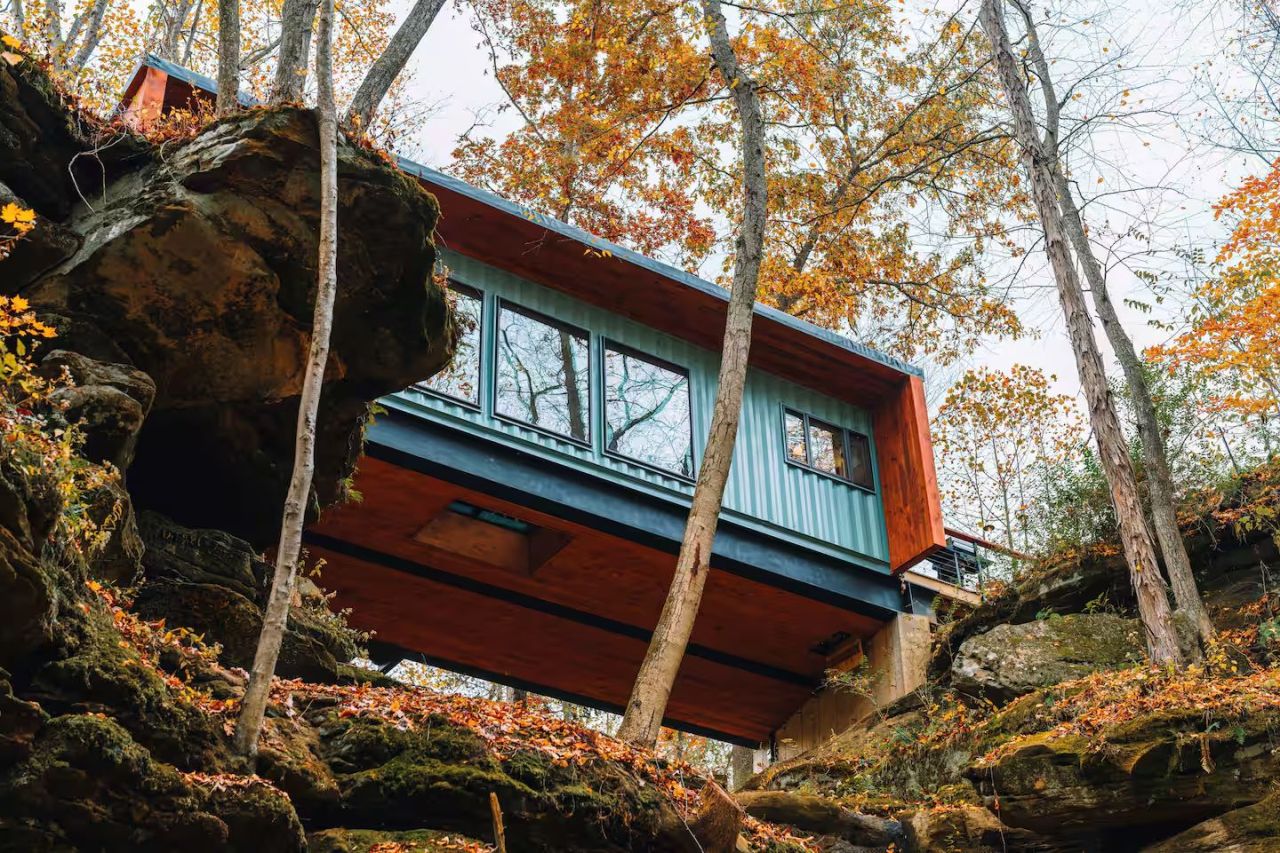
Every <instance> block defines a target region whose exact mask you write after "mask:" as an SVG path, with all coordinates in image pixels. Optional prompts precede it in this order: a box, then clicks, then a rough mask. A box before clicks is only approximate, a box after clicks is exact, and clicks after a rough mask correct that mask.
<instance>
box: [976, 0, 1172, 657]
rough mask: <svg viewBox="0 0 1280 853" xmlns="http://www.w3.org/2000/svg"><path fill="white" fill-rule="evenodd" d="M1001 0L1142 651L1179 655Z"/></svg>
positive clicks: (1012, 100) (1022, 122)
mask: <svg viewBox="0 0 1280 853" xmlns="http://www.w3.org/2000/svg"><path fill="white" fill-rule="evenodd" d="M1002 2H1003V0H982V7H981V11H980V12H979V18H980V21H981V23H982V28H983V30H985V31H986V33H987V37H988V38H989V39H990V40H991V51H992V55H993V58H994V60H995V63H996V68H997V70H998V72H999V75H1000V80H1001V83H1002V84H1003V86H1004V90H1005V95H1006V96H1007V97H1008V99H1009V111H1010V113H1011V114H1012V117H1013V125H1014V135H1015V138H1016V139H1017V140H1018V146H1019V147H1020V148H1021V149H1022V162H1023V167H1024V169H1025V170H1026V172H1027V177H1028V178H1029V179H1030V181H1031V190H1032V196H1033V198H1034V200H1035V205H1036V211H1037V213H1038V214H1039V216H1040V222H1041V225H1042V227H1043V229H1044V236H1045V253H1046V254H1047V255H1048V257H1049V262H1050V264H1051V266H1052V267H1053V274H1054V279H1055V280H1056V282H1057V285H1058V298H1059V300H1060V301H1061V303H1062V313H1063V316H1064V318H1065V320H1066V325H1067V330H1068V332H1069V334H1070V336H1071V348H1072V350H1073V351H1074V353H1075V358H1076V367H1077V369H1078V370H1079V373H1080V384H1081V386H1082V388H1083V389H1084V392H1085V397H1086V399H1087V400H1088V403H1089V419H1090V423H1091V425H1092V426H1093V432H1094V437H1095V439H1096V440H1097V443H1098V456H1099V459H1100V460H1101V462H1102V466H1103V471H1104V472H1105V474H1106V477H1107V483H1108V485H1109V486H1110V488H1111V502H1112V504H1113V506H1114V507H1115V511H1116V520H1117V521H1118V523H1119V527H1120V541H1121V543H1122V545H1123V547H1124V555H1125V561H1126V562H1127V563H1128V564H1129V575H1130V579H1131V580H1132V582H1133V588H1134V593H1135V595H1136V597H1137V599H1138V611H1139V615H1140V616H1141V619H1142V625H1143V628H1144V629H1145V632H1146V640H1147V651H1148V654H1149V655H1150V657H1151V659H1152V660H1153V661H1155V662H1159V663H1164V662H1175V663H1177V662H1181V660H1182V655H1181V653H1180V651H1179V649H1178V640H1177V635H1176V633H1175V631H1174V627H1173V619H1172V613H1171V611H1170V608H1169V598H1168V586H1167V585H1166V584H1165V582H1164V578H1162V577H1161V576H1160V571H1159V567H1158V565H1157V563H1156V557H1155V545H1154V544H1153V543H1152V541H1151V534H1150V532H1149V531H1148V530H1147V524H1146V519H1145V518H1144V517H1143V513H1142V503H1141V501H1140V500H1139V498H1138V486H1137V479H1136V477H1135V476H1134V472H1133V463H1132V461H1131V460H1130V459H1129V449H1128V447H1127V445H1126V442H1125V439H1124V433H1123V432H1122V431H1121V429H1120V419H1119V418H1118V417H1117V416H1116V412H1115V408H1114V407H1113V406H1112V404H1111V396H1110V391H1109V389H1108V388H1107V376H1106V371H1105V369H1104V368H1103V364H1102V356H1101V354H1100V353H1099V352H1098V347H1097V342H1096V340H1095V339H1094V335H1093V323H1092V320H1091V318H1090V317H1089V313H1088V309H1087V308H1086V306H1085V301H1084V290H1083V288H1082V287H1081V285H1080V278H1079V276H1078V275H1077V273H1076V268H1075V265H1074V263H1073V262H1072V258H1071V254H1070V251H1069V249H1068V246H1067V240H1066V236H1065V234H1064V229H1063V224H1062V210H1061V209H1060V208H1059V206H1058V198H1057V190H1056V188H1055V186H1054V181H1053V166H1052V163H1053V161H1052V159H1051V158H1050V157H1048V156H1047V155H1046V153H1045V151H1044V149H1043V147H1042V145H1041V140H1040V138H1039V135H1038V133H1037V131H1036V125H1035V119H1034V117H1033V113H1032V109H1031V99H1030V98H1029V97H1028V96H1027V92H1026V89H1025V88H1024V86H1023V80H1022V74H1021V71H1020V68H1019V65H1018V62H1017V60H1016V59H1015V58H1014V53H1013V47H1012V46H1011V45H1010V43H1009V34H1008V32H1007V31H1006V29H1005V24H1004V15H1003V13H1002V11H1001V9H1000V3H1002Z"/></svg>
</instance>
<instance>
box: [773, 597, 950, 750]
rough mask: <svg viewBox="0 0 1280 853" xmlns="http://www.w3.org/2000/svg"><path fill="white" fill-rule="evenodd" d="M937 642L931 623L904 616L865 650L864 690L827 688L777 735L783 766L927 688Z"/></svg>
mask: <svg viewBox="0 0 1280 853" xmlns="http://www.w3.org/2000/svg"><path fill="white" fill-rule="evenodd" d="M930 642H931V635H930V627H929V617H928V616H925V615H920V614H913V613H900V614H898V615H897V616H896V617H894V619H893V620H892V621H890V622H887V623H885V624H884V625H883V626H881V628H880V630H879V631H877V632H876V633H875V634H874V635H873V636H872V637H870V638H869V639H867V640H865V641H864V642H863V644H862V648H863V652H864V653H865V655H866V661H865V664H864V665H863V666H862V667H860V668H859V674H858V675H857V676H856V678H857V680H858V683H859V688H858V689H852V690H851V689H848V688H845V689H841V688H832V687H823V688H822V689H820V690H819V691H818V692H817V693H816V694H814V695H813V696H811V697H810V698H809V699H808V700H807V701H806V702H805V703H804V704H803V705H802V706H800V709H799V710H798V711H796V712H795V714H793V715H792V716H791V719H789V720H787V722H786V723H785V724H784V725H783V726H782V728H780V729H778V731H777V732H776V734H775V738H774V739H775V742H776V743H777V745H778V746H777V757H776V760H778V761H785V760H787V759H788V758H793V757H794V756H797V755H799V754H800V753H802V752H805V751H807V750H809V749H812V748H813V747H815V746H817V745H818V744H820V743H822V742H823V741H825V740H827V739H828V738H830V737H832V736H834V735H837V734H839V733H840V732H842V731H844V730H845V729H847V728H849V727H850V726H853V725H855V724H857V723H861V722H864V721H866V720H868V719H869V718H870V717H871V716H872V715H873V714H874V713H875V712H876V711H877V710H878V709H880V708H883V707H885V706H886V705H888V704H890V703H891V702H895V701H897V700H898V699H901V698H902V697H903V696H906V695H907V694H908V693H910V692H912V691H913V690H916V689H917V688H919V687H920V686H921V685H923V684H924V682H925V672H926V670H927V668H928V665H929V648H930Z"/></svg>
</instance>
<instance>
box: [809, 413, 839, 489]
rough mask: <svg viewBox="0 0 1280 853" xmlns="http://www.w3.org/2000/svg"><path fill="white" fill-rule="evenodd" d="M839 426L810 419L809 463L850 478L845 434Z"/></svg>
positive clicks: (829, 472)
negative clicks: (845, 450)
mask: <svg viewBox="0 0 1280 853" xmlns="http://www.w3.org/2000/svg"><path fill="white" fill-rule="evenodd" d="M842 433H843V430H841V429H840V428H839V427H833V426H831V425H829V424H824V423H822V422H821V421H815V420H813V419H810V420H809V464H810V465H812V466H813V467H814V468H817V469H818V470H819V471H826V472H827V473H828V474H835V475H836V476H837V477H845V478H848V476H849V471H848V467H847V466H846V465H845V458H844V435H843V434H842Z"/></svg>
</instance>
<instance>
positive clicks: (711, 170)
mask: <svg viewBox="0 0 1280 853" xmlns="http://www.w3.org/2000/svg"><path fill="white" fill-rule="evenodd" d="M473 8H474V10H475V14H476V27H477V29H478V30H479V32H480V35H481V37H482V42H483V47H484V49H486V50H488V51H490V58H491V63H492V72H491V73H492V74H493V75H494V76H495V78H496V80H497V82H498V83H499V84H500V86H501V88H502V90H503V92H504V94H505V96H506V98H507V103H506V105H505V106H504V107H503V110H504V111H505V112H506V113H507V114H509V115H511V116H513V117H514V118H515V119H516V121H517V122H518V126H517V128H516V129H515V130H512V131H511V132H509V133H505V134H490V133H488V132H486V131H485V130H484V129H483V127H482V126H480V125H477V127H476V128H473V129H472V130H471V131H469V132H468V133H467V134H465V135H464V137H463V138H462V140H461V141H460V143H459V145H458V147H457V149H456V150H455V152H454V156H455V159H456V163H457V169H458V171H459V173H460V175H461V176H462V177H464V178H466V179H467V180H469V181H471V182H473V183H478V184H480V185H482V186H485V187H486V188H488V189H491V190H493V191H494V192H497V193H499V194H501V195H503V196H506V197H508V198H511V199H513V200H515V201H519V202H521V203H522V204H524V205H526V206H528V207H530V208H532V209H534V210H537V211H539V212H543V213H547V214H550V215H553V216H556V217H558V218H560V219H563V220H567V221H569V222H571V223H573V224H575V225H579V226H581V227H583V228H585V229H587V230H589V231H591V232H593V233H597V234H600V235H601V236H604V237H606V238H608V239H610V240H613V241H616V242H619V243H622V244H623V245H626V246H628V247H630V248H634V249H637V250H639V251H641V252H645V253H647V254H658V255H660V256H664V257H666V258H668V259H670V260H671V261H672V262H674V263H676V264H678V265H680V266H682V267H684V268H686V269H690V270H699V269H700V268H702V267H703V266H705V265H706V263H707V261H709V260H711V259H713V258H716V257H717V255H719V256H721V257H723V256H725V255H729V254H731V253H732V245H733V240H734V238H735V236H736V234H735V232H734V229H733V225H732V219H733V217H732V216H727V215H725V212H726V211H733V210H736V209H737V207H738V205H739V200H738V196H739V194H740V192H741V185H740V179H739V175H740V173H741V170H740V169H739V168H738V165H737V164H736V163H735V162H733V160H732V158H733V157H734V156H735V154H734V152H735V151H736V149H737V132H738V131H737V126H736V124H735V121H734V118H733V113H732V110H731V109H730V106H729V102H728V89H729V85H727V82H726V81H723V80H721V79H720V78H719V76H718V75H717V74H715V73H714V72H713V71H712V70H711V67H710V62H709V58H708V56H707V47H706V43H705V39H704V38H703V36H702V23H701V17H700V15H699V13H698V10H697V9H696V7H695V6H694V5H693V4H681V3H666V2H659V0H621V2H618V3H610V4H598V3H587V2H580V0H572V2H569V3H563V2H556V0H476V2H474V3H473ZM924 29H926V30H931V34H929V35H928V36H927V37H921V36H919V35H918V34H917V35H915V36H913V37H912V36H908V34H907V33H906V31H905V27H904V24H903V22H902V21H901V20H900V17H899V10H898V8H897V6H896V4H894V3H891V2H884V0H856V2H853V3H848V4H837V5H835V6H832V5H831V4H827V3H821V2H817V0H769V2H768V3H766V4H764V5H763V6H761V5H759V4H754V5H752V6H751V7H750V8H743V9H742V10H740V19H739V20H738V21H737V22H736V23H735V30H736V32H737V37H736V39H735V49H736V51H737V52H738V55H739V56H740V57H741V58H742V61H743V63H744V65H745V66H746V67H747V68H748V69H749V70H750V73H751V74H752V76H753V77H754V78H755V79H757V80H759V81H760V83H761V97H762V98H763V100H764V105H765V109H766V111H767V114H768V119H769V121H770V128H769V137H768V146H767V150H766V158H767V161H768V167H769V178H768V179H769V194H770V210H769V213H770V224H769V230H768V232H767V235H766V245H765V261H764V266H763V269H762V271H761V287H760V298H761V299H762V300H764V301H767V302H771V303H773V304H775V305H777V306H778V307H780V308H783V309H784V310H787V311H789V312H791V313H793V314H796V315H798V316H801V317H804V318H805V319H808V320H811V321H813V322H815V323H819V324H822V325H825V326H828V327H831V328H836V329H839V330H841V331H846V332H849V333H852V334H853V335H854V336H855V337H858V338H859V339H861V340H863V341H867V342H870V343H872V344H874V345H877V346H879V347H881V348H883V349H886V350H888V351H890V352H892V353H893V354H895V355H899V356H901V357H904V358H919V357H922V356H930V357H933V358H935V359H937V360H938V361H950V360H953V359H955V358H957V357H959V356H960V355H962V354H964V353H967V352H968V351H970V350H971V349H972V346H973V345H974V343H975V342H976V341H977V339H978V338H979V337H980V336H983V335H988V334H990V335H1011V334H1017V333H1019V332H1020V331H1021V327H1020V325H1019V323H1018V320H1017V317H1016V316H1015V314H1014V313H1013V311H1012V310H1011V309H1010V307H1009V306H1008V304H1007V303H1006V300H1005V299H1004V295H1003V294H1002V293H999V292H996V291H995V290H994V289H993V288H992V287H991V285H990V283H989V282H988V281H987V279H986V277H985V275H984V273H983V271H982V269H981V268H980V265H979V264H978V263H976V258H977V257H978V255H979V254H981V252H982V251H983V248H984V246H985V245H986V244H988V243H990V242H991V241H992V240H993V239H995V238H993V237H992V236H991V235H996V234H1000V233H1002V229H1001V228H1000V225H999V223H998V221H997V220H999V219H1000V218H1001V217H1003V216H1005V215H1006V214H1007V213H1008V212H1010V211H1014V212H1016V211H1017V210H1018V209H1019V206H1020V205H1021V204H1023V203H1024V201H1025V199H1023V197H1022V196H1021V195H1020V191H1019V190H1018V188H1017V185H1016V182H1013V181H1010V180H1009V179H1008V175H1009V174H1010V173H1011V172H1010V171H1009V170H1011V168H1012V166H1013V165H1014V164H1012V163H1010V162H1009V161H1008V152H1007V151H1006V150H1005V149H1006V146H1005V143H1004V140H1003V134H1002V133H1000V132H998V131H996V130H994V129H993V127H994V125H993V124H992V123H991V122H990V120H989V119H990V116H989V114H988V113H987V108H988V107H989V106H990V104H989V102H988V98H989V97H990V89H989V87H987V86H986V85H985V84H984V82H983V73H984V72H983V71H982V54H981V50H980V45H979V44H978V43H977V42H976V41H975V40H974V39H973V38H972V33H971V32H970V31H968V30H967V29H965V28H964V27H962V26H960V24H959V23H958V22H957V21H955V20H950V19H945V18H940V17H939V18H931V19H930V20H929V21H928V22H927V25H926V27H925V28H924ZM731 82H732V81H728V83H730V84H731ZM727 269H728V267H727V265H726V266H724V267H723V268H722V269H721V274H722V276H723V275H727ZM713 273H714V271H713Z"/></svg>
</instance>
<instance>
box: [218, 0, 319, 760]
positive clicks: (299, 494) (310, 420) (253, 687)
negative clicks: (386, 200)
mask: <svg viewBox="0 0 1280 853" xmlns="http://www.w3.org/2000/svg"><path fill="white" fill-rule="evenodd" d="M333 3H334V0H322V2H321V6H320V31H319V40H318V44H317V47H316V87H317V92H318V104H317V110H316V113H317V121H318V124H319V130H320V133H319V136H320V240H319V243H320V252H319V259H318V264H317V266H318V273H317V282H316V302H315V309H314V315H313V319H312V324H311V347H310V352H309V353H308V357H307V369H306V374H305V376H304V377H303V383H302V396H301V398H300V399H299V401H298V427H297V434H296V437H295V441H294V454H293V477H292V478H291V479H290V481H289V492H288V495H287V496H286V497H285V502H284V517H283V519H282V520H281V523H280V545H279V547H278V548H277V549H276V568H275V572H274V574H273V576H272V578H271V595H270V598H269V599H268V601H267V612H266V615H265V617H264V618H263V621H262V633H261V635H260V636H259V637H258V648H257V651H256V653H255V654H254V657H253V670H252V671H251V672H250V674H249V686H248V687H247V688H246V689H245V694H244V699H243V700H242V702H241V707H240V717H239V719H238V720H237V721H236V734H235V745H236V749H237V750H238V751H239V752H240V753H241V754H242V755H248V756H252V755H254V754H255V753H256V752H257V748H258V733H259V731H260V730H261V728H262V718H263V715H264V714H265V713H266V709H267V700H268V698H269V695H270V691H271V679H272V677H273V676H274V675H275V669H276V659H277V658H278V657H279V655H280V643H281V641H282V639H283V638H284V630H285V625H286V623H287V621H288V618H289V602H290V600H291V599H292V597H293V581H294V576H295V573H296V569H297V564H298V560H299V556H300V554H301V551H302V524H303V521H304V520H305V517H306V509H307V503H308V497H309V496H310V494H311V478H312V474H313V473H314V468H315V442H316V418H317V414H318V412H319V408H320V391H321V387H322V386H323V384H324V371H325V365H326V364H327V363H328V361H329V332H330V330H331V328H332V326H333V302H334V296H335V294H336V292H337V289H338V281H337V259H338V109H337V105H336V104H335V103H334V97H333V55H332V49H333V46H332V39H333Z"/></svg>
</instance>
